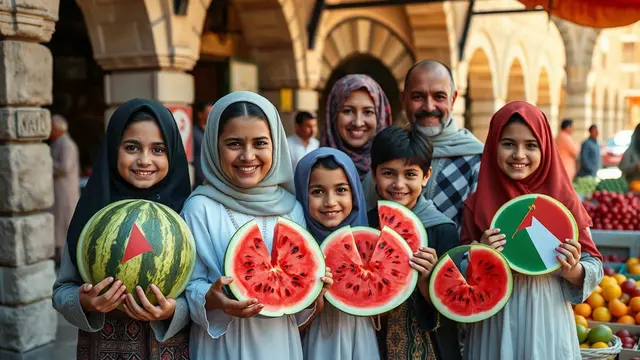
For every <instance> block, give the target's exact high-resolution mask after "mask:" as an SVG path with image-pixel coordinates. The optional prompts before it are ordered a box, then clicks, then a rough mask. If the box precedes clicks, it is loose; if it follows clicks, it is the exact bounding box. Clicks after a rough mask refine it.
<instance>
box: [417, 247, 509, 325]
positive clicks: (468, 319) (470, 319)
mask: <svg viewBox="0 0 640 360" xmlns="http://www.w3.org/2000/svg"><path fill="white" fill-rule="evenodd" d="M464 246H465V247H468V250H465V251H468V252H469V256H471V255H472V253H473V251H474V249H481V250H490V251H491V253H492V254H495V255H496V257H497V258H498V259H500V261H501V262H502V263H503V264H504V266H505V268H506V270H507V271H506V273H507V294H505V296H504V297H503V298H502V299H501V300H500V301H499V302H498V303H497V304H496V305H495V306H494V307H493V308H491V309H490V310H487V311H483V312H480V313H477V314H475V315H472V316H460V315H456V314H452V313H451V312H450V311H449V309H447V307H446V306H445V305H444V304H443V303H442V301H440V299H438V298H437V297H436V296H435V295H434V294H435V292H436V291H435V281H436V278H437V276H431V278H430V279H429V297H430V298H431V303H432V304H433V306H434V307H435V308H436V310H438V312H440V313H441V314H442V315H444V316H445V317H447V318H449V319H451V320H453V321H456V322H460V323H474V322H478V321H482V320H485V319H488V318H490V317H492V316H493V315H495V314H497V313H498V312H499V311H500V310H502V309H503V308H504V306H505V305H506V304H507V302H508V301H509V299H510V298H511V295H512V293H513V276H512V274H511V271H510V270H509V269H510V265H509V262H508V261H507V259H506V258H505V257H504V256H503V255H502V254H500V253H499V252H498V251H496V250H495V249H494V248H492V247H490V246H487V245H484V244H472V245H464ZM460 247H461V246H459V247H456V248H453V249H451V250H449V252H447V253H445V254H444V255H442V256H441V257H440V260H438V263H437V264H436V266H434V268H433V270H432V271H431V273H432V274H437V273H438V271H440V269H441V268H442V267H443V266H444V264H445V262H446V260H447V259H450V256H449V254H450V252H452V251H456V249H458V248H460ZM458 251H459V250H458Z"/></svg>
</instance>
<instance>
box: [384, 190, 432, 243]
mask: <svg viewBox="0 0 640 360" xmlns="http://www.w3.org/2000/svg"><path fill="white" fill-rule="evenodd" d="M381 206H387V207H390V208H392V209H395V210H397V211H400V212H401V213H402V214H403V216H404V217H406V218H409V219H411V222H413V223H414V224H416V226H415V228H416V229H417V230H418V234H419V235H420V240H421V241H420V247H425V248H426V247H428V246H429V237H428V236H427V229H425V227H424V224H423V223H422V220H420V218H419V217H418V216H417V215H416V214H415V213H414V212H413V211H411V210H410V209H409V208H407V207H406V206H404V205H401V204H398V203H397V202H394V201H389V200H378V211H379V209H380V207H381Z"/></svg>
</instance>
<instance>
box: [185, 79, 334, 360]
mask: <svg viewBox="0 0 640 360" xmlns="http://www.w3.org/2000/svg"><path fill="white" fill-rule="evenodd" d="M202 171H203V173H204V176H205V182H204V184H203V185H201V186H199V187H197V188H196V189H195V191H194V192H193V193H192V195H191V196H190V197H189V199H188V200H187V202H186V203H185V205H184V209H183V212H182V215H183V217H184V218H185V220H186V222H187V224H188V225H189V227H190V228H191V231H192V232H193V236H194V239H195V242H196V249H197V253H198V258H197V259H196V266H195V270H194V273H193V276H192V278H191V281H190V282H189V284H188V285H187V289H186V294H187V299H188V301H189V310H190V311H191V318H192V319H193V320H194V322H195V324H194V325H193V326H192V330H191V345H190V351H191V356H192V357H193V358H195V359H216V360H235V359H237V360H241V359H251V360H261V359H265V360H267V359H269V360H270V359H278V360H300V359H302V345H301V341H300V335H299V332H298V326H300V325H302V324H304V323H305V322H306V321H307V320H308V319H309V317H310V316H311V315H312V313H313V308H310V309H307V310H303V311H302V312H300V313H298V314H296V315H289V316H283V317H279V318H267V317H262V316H259V315H258V314H259V312H260V311H261V310H262V307H263V306H262V305H261V304H259V303H258V302H257V300H256V299H250V300H246V301H236V300H232V299H231V298H230V296H229V295H227V293H226V292H225V290H223V286H225V285H228V284H229V283H231V281H233V278H231V277H227V276H223V275H224V274H223V269H224V268H223V263H224V255H225V251H226V249H227V245H228V243H229V241H230V240H231V237H232V236H233V234H234V233H235V232H236V230H237V229H238V228H239V227H240V226H242V225H244V224H245V223H247V222H248V221H250V220H252V219H255V220H256V222H257V224H258V225H259V228H260V231H261V234H262V237H263V239H264V241H265V244H266V245H267V248H268V249H269V253H270V252H271V246H272V241H273V230H274V227H275V225H276V222H277V217H278V216H284V217H287V218H289V219H291V220H293V221H295V222H297V223H298V224H300V225H302V226H305V220H304V214H303V211H302V207H301V206H300V204H299V203H298V202H297V201H296V198H295V196H294V195H293V193H294V189H293V171H292V169H291V158H290V156H289V150H288V148H287V140H286V137H285V132H284V129H283V127H282V124H281V122H280V116H279V114H278V112H277V110H276V108H275V107H274V106H273V104H271V103H270V102H269V101H268V100H267V99H265V98H264V97H262V96H260V95H258V94H255V93H252V92H248V91H238V92H234V93H231V94H229V95H226V96H224V97H223V98H221V99H220V100H219V101H218V102H216V103H215V105H214V106H213V109H212V110H211V112H210V113H209V119H208V121H207V128H206V129H205V134H204V139H203V145H202ZM328 275H329V274H328ZM323 281H325V282H330V279H328V278H326V277H324V278H323ZM256 315H258V316H256Z"/></svg>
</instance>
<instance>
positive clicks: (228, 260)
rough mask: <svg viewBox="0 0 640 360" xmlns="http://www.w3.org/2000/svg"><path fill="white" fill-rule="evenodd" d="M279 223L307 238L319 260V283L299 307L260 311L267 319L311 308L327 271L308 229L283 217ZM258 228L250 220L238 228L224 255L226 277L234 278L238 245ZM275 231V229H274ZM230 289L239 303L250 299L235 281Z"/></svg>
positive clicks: (310, 248) (317, 246) (255, 223)
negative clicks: (234, 264)
mask: <svg viewBox="0 0 640 360" xmlns="http://www.w3.org/2000/svg"><path fill="white" fill-rule="evenodd" d="M277 223H279V224H285V225H286V226H289V227H292V228H294V229H295V230H296V231H297V232H298V233H299V234H300V235H302V237H303V238H305V240H306V243H307V245H308V248H309V250H310V251H311V252H312V253H313V254H314V255H315V256H314V257H315V258H316V259H317V260H318V269H317V270H316V274H315V275H316V279H317V281H316V282H315V285H314V287H313V289H312V290H311V291H310V292H309V294H308V295H307V296H306V297H304V298H303V299H302V300H300V301H299V302H298V305H297V306H289V307H287V308H286V309H283V310H280V311H270V310H267V309H266V308H264V309H263V310H262V311H260V315H262V316H266V317H281V316H284V315H292V314H297V313H299V312H300V311H302V310H304V309H306V308H308V307H309V306H311V305H312V304H313V303H314V302H315V301H316V299H317V298H318V296H319V295H320V292H321V291H322V288H323V286H324V283H323V282H322V281H321V279H320V278H321V277H323V276H324V275H325V270H326V265H325V262H324V255H323V253H322V251H321V250H320V246H319V245H318V243H317V242H316V240H315V238H314V237H313V236H312V235H311V234H310V233H309V232H308V231H307V229H305V228H304V227H302V226H300V225H298V224H297V223H295V222H293V221H291V220H289V219H287V218H284V217H281V216H279V217H278V220H277ZM257 226H258V224H257V222H256V220H255V219H253V220H250V221H248V222H247V223H246V224H244V225H242V226H241V227H240V228H238V230H236V232H235V233H234V234H233V236H232V237H231V240H230V241H229V244H227V249H226V251H225V255H224V274H225V275H227V276H233V260H234V259H235V257H236V254H235V250H236V248H237V247H238V244H240V242H241V240H242V239H243V238H244V237H245V235H246V233H248V232H250V231H251V230H252V228H254V227H257ZM276 226H277V224H276ZM274 231H275V228H274ZM274 240H275V239H274ZM263 241H264V239H263ZM228 288H229V290H230V291H231V293H232V294H233V296H235V298H236V299H238V300H239V301H243V300H247V299H249V298H246V297H244V296H243V295H242V293H241V291H240V289H239V288H238V284H237V283H236V282H235V281H233V282H231V283H230V284H229V285H228Z"/></svg>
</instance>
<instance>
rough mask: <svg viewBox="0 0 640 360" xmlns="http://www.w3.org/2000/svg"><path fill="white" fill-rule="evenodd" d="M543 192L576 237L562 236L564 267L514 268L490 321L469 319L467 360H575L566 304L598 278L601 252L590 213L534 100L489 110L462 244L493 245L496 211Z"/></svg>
mask: <svg viewBox="0 0 640 360" xmlns="http://www.w3.org/2000/svg"><path fill="white" fill-rule="evenodd" d="M532 193H538V194H544V195H548V196H551V197H553V198H554V199H556V200H558V201H560V202H561V203H562V204H564V206H566V207H567V209H569V211H571V213H572V214H573V217H574V218H575V220H576V223H577V225H578V229H579V238H578V241H575V240H565V239H561V240H562V241H563V242H562V244H561V245H560V246H558V247H557V248H556V251H557V259H558V261H559V262H560V264H561V265H562V267H561V268H560V270H558V271H557V272H556V273H553V274H549V275H540V276H528V275H522V274H518V273H514V274H513V294H512V295H511V298H510V299H509V302H507V304H506V305H505V307H504V308H503V309H502V310H501V311H500V312H498V313H497V314H496V315H494V316H492V317H490V318H489V319H487V320H484V321H481V322H478V323H474V324H470V326H469V333H468V336H467V338H466V343H465V358H466V359H471V360H512V359H518V360H538V359H566V360H579V359H580V358H581V357H580V349H579V348H578V341H576V339H577V334H576V326H575V322H574V316H573V311H572V309H571V303H574V304H577V303H580V302H582V301H584V300H585V299H586V298H587V297H588V296H589V295H590V294H591V292H592V291H593V289H594V288H595V287H596V285H597V284H598V283H599V282H600V280H601V279H602V274H603V271H602V256H601V255H600V253H599V252H598V249H596V246H595V245H594V243H593V240H592V239H591V233H590V232H589V228H590V227H591V218H590V217H589V215H588V214H587V212H586V210H585V209H584V207H583V206H582V204H581V202H580V200H579V199H578V197H577V195H576V192H575V191H574V190H573V187H572V185H571V181H570V180H569V177H568V176H567V172H566V171H565V169H564V167H563V164H562V161H561V160H560V156H559V155H558V150H557V148H556V146H555V143H554V141H553V137H552V135H551V129H550V128H549V122H548V121H547V118H546V117H545V115H544V113H542V111H540V110H539V109H538V108H536V107H535V106H533V105H531V104H529V103H526V102H523V101H515V102H511V103H509V104H507V105H505V106H504V107H503V108H502V109H500V110H498V112H496V113H495V114H494V115H493V118H492V119H491V123H490V124H489V136H488V137H487V141H486V143H485V147H484V153H483V154H482V166H481V167H480V174H479V179H478V188H477V190H476V192H475V193H474V194H472V195H471V196H470V197H469V198H468V199H467V201H466V202H465V208H464V213H463V216H462V220H463V221H462V234H461V240H462V242H463V243H467V244H468V243H471V242H472V241H479V242H481V243H484V244H487V245H490V246H492V247H494V248H496V249H497V250H498V251H501V250H502V246H503V245H504V244H505V241H508V239H505V235H504V234H500V229H490V224H491V220H492V218H493V216H494V215H495V213H496V212H497V210H498V209H499V208H500V207H501V206H502V205H503V204H504V203H506V202H507V201H509V200H511V199H513V198H515V197H517V196H520V195H525V194H532Z"/></svg>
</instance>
